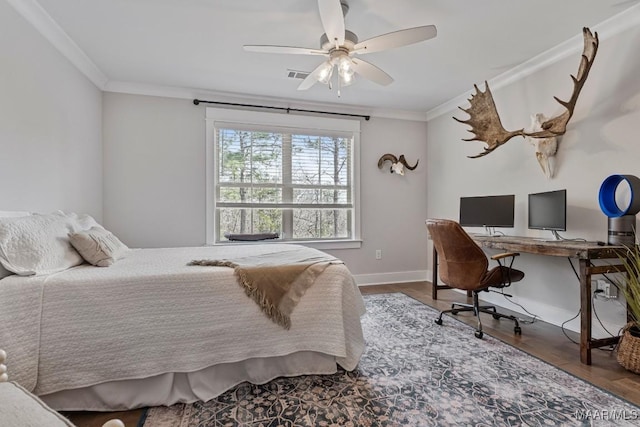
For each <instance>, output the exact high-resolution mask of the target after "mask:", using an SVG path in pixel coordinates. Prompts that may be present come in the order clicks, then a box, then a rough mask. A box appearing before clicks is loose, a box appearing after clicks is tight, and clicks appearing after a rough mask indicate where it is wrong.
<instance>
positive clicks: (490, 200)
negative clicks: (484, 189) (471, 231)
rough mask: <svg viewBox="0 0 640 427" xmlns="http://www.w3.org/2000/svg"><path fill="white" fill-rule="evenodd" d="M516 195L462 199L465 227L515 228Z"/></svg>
mask: <svg viewBox="0 0 640 427" xmlns="http://www.w3.org/2000/svg"><path fill="white" fill-rule="evenodd" d="M514 205H515V195H513V194H509V195H502V196H477V197H460V225H462V226H463V227H506V228H509V227H513V211H514Z"/></svg>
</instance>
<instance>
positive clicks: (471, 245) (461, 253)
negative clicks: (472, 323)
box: [426, 219, 524, 338]
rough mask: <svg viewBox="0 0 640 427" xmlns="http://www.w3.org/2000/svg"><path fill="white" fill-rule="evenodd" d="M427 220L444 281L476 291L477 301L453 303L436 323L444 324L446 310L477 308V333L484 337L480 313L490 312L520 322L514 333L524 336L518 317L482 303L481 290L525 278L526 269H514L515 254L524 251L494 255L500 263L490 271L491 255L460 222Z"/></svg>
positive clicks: (449, 284)
mask: <svg viewBox="0 0 640 427" xmlns="http://www.w3.org/2000/svg"><path fill="white" fill-rule="evenodd" d="M426 222H427V229H428V230H429V234H430V235H431V239H432V240H433V244H434V246H435V249H436V251H437V253H438V260H439V264H438V269H439V272H440V280H442V282H444V283H445V284H446V285H448V286H450V287H452V288H457V289H463V290H466V291H472V292H473V304H462V303H453V304H452V305H451V310H444V311H441V312H440V316H439V317H438V318H437V319H436V320H435V322H436V323H437V324H438V325H442V315H443V314H445V313H451V314H458V313H459V312H462V311H473V314H474V315H475V316H476V317H477V318H478V327H477V328H476V332H475V336H476V337H477V338H482V335H483V333H482V322H481V321H480V313H489V314H491V315H492V316H493V318H494V319H501V318H506V319H511V320H513V321H514V322H515V323H516V326H515V328H514V329H513V331H514V333H516V334H517V335H521V334H522V329H520V324H519V323H518V319H517V318H516V317H515V316H508V315H506V314H501V313H498V311H497V310H496V308H495V307H494V306H481V305H479V304H478V293H480V292H482V291H488V290H489V288H491V287H495V288H504V287H507V286H510V285H511V283H513V282H518V281H520V280H522V279H523V278H524V273H523V272H522V271H519V270H516V269H514V268H511V266H512V265H513V261H514V259H515V257H516V256H518V255H520V254H519V253H517V252H509V253H503V254H498V255H493V256H492V257H491V259H493V260H495V261H497V262H498V265H497V266H496V267H494V268H492V269H490V270H489V269H488V267H489V261H488V259H487V256H486V255H485V253H484V252H483V251H482V249H481V248H480V247H479V246H478V245H477V244H476V243H475V242H474V241H473V239H471V237H470V236H469V235H468V234H467V232H466V231H464V229H463V228H462V227H461V226H460V224H458V223H457V222H455V221H451V220H448V219H428V220H427V221H426ZM509 259H510V262H509ZM503 260H504V261H503ZM507 263H508V264H509V265H508V266H507Z"/></svg>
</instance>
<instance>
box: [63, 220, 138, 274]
mask: <svg viewBox="0 0 640 427" xmlns="http://www.w3.org/2000/svg"><path fill="white" fill-rule="evenodd" d="M69 241H70V242H71V245H73V247H74V248H76V250H77V251H78V252H80V255H82V258H84V259H85V261H87V262H88V263H89V264H93V265H97V266H98V267H109V266H110V265H111V264H113V263H114V262H116V261H117V260H119V259H121V258H124V256H125V255H126V254H127V252H129V248H128V247H127V246H126V245H125V244H124V243H122V242H121V241H120V240H119V239H118V238H117V237H116V236H114V235H113V233H111V232H110V231H107V230H105V229H104V228H102V227H100V226H97V227H92V228H91V229H89V230H84V231H78V232H76V233H71V234H69Z"/></svg>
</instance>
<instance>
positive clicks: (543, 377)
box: [144, 294, 640, 427]
mask: <svg viewBox="0 0 640 427" xmlns="http://www.w3.org/2000/svg"><path fill="white" fill-rule="evenodd" d="M365 302H366V306H367V313H366V314H365V316H364V317H363V318H362V324H363V329H364V334H365V338H366V341H367V348H366V350H365V353H364V355H363V356H362V359H361V361H360V363H359V365H358V367H357V368H356V370H354V371H353V372H345V371H343V370H340V371H339V372H337V373H336V374H334V375H311V376H303V377H295V378H278V379H276V380H273V381H271V382H269V383H267V384H264V385H253V384H247V383H243V384H240V385H238V386H236V387H235V388H233V389H232V390H229V391H228V392H226V393H224V394H222V395H220V396H218V397H217V398H216V399H213V400H211V401H209V402H206V403H194V404H186V405H184V404H178V405H173V406H171V407H168V408H167V407H156V408H151V409H150V410H149V411H148V413H147V418H146V421H145V422H144V427H210V426H291V427H297V426H448V425H452V426H457V425H469V426H554V425H562V426H566V425H577V426H590V425H616V426H625V425H629V426H632V425H635V426H637V425H639V421H638V420H640V408H639V407H637V406H635V405H632V404H630V403H628V402H626V401H624V400H621V399H619V398H617V397H615V396H613V395H612V394H609V393H608V392H606V391H603V390H601V389H599V388H597V387H595V386H593V385H591V384H589V383H587V382H585V381H582V380H580V379H578V378H576V377H574V376H572V375H570V374H568V373H566V372H564V371H562V370H559V369H557V368H555V367H553V366H551V365H549V364H547V363H545V362H543V361H541V360H539V359H537V358H535V357H533V356H530V355H528V354H526V353H524V352H522V351H520V350H518V349H516V348H514V347H511V346H509V345H507V344H505V343H503V342H502V341H499V340H497V339H494V338H492V337H490V336H488V335H487V334H485V337H484V339H482V340H479V339H477V338H475V337H474V334H473V331H474V329H473V328H472V327H470V326H468V325H466V324H464V323H462V322H460V321H457V320H455V319H453V318H451V317H445V318H444V324H443V325H442V326H438V325H436V324H435V323H434V322H433V320H434V319H435V318H436V316H437V311H436V310H435V309H433V308H431V307H429V306H427V305H424V304H422V303H421V302H419V301H416V300H414V299H412V298H410V297H408V296H406V295H404V294H382V295H367V296H365ZM524 333H526V330H525V331H524Z"/></svg>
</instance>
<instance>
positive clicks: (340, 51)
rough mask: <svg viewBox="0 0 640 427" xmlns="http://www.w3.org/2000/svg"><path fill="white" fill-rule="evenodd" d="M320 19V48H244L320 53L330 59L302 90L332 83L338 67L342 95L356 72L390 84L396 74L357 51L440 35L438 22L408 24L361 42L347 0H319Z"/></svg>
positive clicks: (394, 46) (310, 53) (263, 46)
mask: <svg viewBox="0 0 640 427" xmlns="http://www.w3.org/2000/svg"><path fill="white" fill-rule="evenodd" d="M318 8H319V10H320V20H321V21H322V26H323V28H324V32H325V33H324V34H323V35H322V37H320V49H313V48H304V47H291V46H273V45H244V50H246V51H249V52H261V53H288V54H298V55H320V56H325V57H327V60H326V61H324V62H323V63H321V64H320V65H318V66H317V67H316V68H315V69H314V70H313V71H312V72H311V73H310V74H309V75H308V76H307V77H306V78H305V79H304V80H303V81H302V83H300V86H298V90H306V89H309V88H310V87H311V86H313V85H314V84H315V83H316V82H320V83H324V84H326V85H328V86H329V88H331V87H332V76H333V72H334V68H335V69H337V71H338V77H337V79H336V80H337V82H338V96H340V88H341V87H343V86H348V85H350V84H351V83H353V80H354V74H355V73H357V74H360V75H361V76H362V77H365V78H367V79H369V80H371V81H373V82H375V83H378V84H380V85H383V86H386V85H389V84H391V83H392V82H393V78H392V77H391V76H390V75H389V74H387V73H385V72H384V71H382V70H381V69H380V68H378V67H376V66H375V65H373V64H371V63H369V62H366V61H363V60H362V59H360V58H359V57H356V55H362V54H366V53H372V52H380V51H382V50H387V49H393V48H396V47H401V46H406V45H409V44H413V43H418V42H421V41H424V40H429V39H431V38H433V37H435V36H436V35H437V30H436V27H435V25H425V26H422V27H414V28H407V29H404V30H399V31H394V32H391V33H387V34H383V35H380V36H376V37H372V38H370V39H367V40H365V41H362V42H358V37H357V36H356V35H355V34H354V33H352V32H351V31H349V30H347V29H345V24H344V17H345V16H346V14H347V12H348V11H349V4H348V3H347V0H318Z"/></svg>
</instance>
